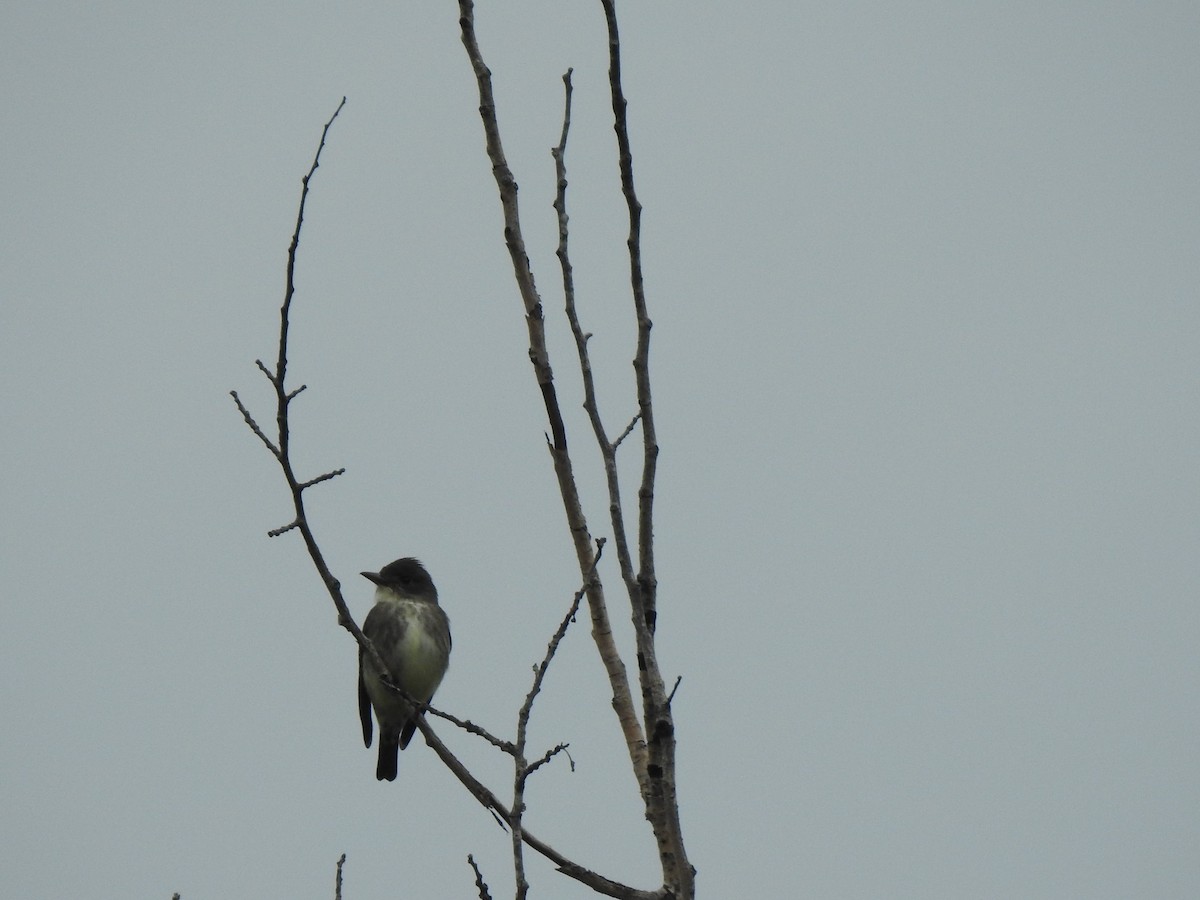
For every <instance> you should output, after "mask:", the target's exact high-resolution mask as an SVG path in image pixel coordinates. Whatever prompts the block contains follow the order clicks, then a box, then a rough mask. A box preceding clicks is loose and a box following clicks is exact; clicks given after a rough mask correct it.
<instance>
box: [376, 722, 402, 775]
mask: <svg viewBox="0 0 1200 900" xmlns="http://www.w3.org/2000/svg"><path fill="white" fill-rule="evenodd" d="M399 737H400V736H399V735H398V734H396V733H395V732H392V733H391V734H387V733H384V734H381V735H379V762H378V763H377V764H376V766H375V778H376V779H377V780H378V781H395V780H396V770H397V768H398V764H399V756H400V741H399Z"/></svg>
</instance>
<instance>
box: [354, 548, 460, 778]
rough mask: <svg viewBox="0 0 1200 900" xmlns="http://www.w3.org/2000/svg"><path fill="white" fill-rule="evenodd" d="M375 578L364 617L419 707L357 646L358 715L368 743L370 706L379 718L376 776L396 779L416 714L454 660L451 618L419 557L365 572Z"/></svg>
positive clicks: (390, 669) (369, 634)
mask: <svg viewBox="0 0 1200 900" xmlns="http://www.w3.org/2000/svg"><path fill="white" fill-rule="evenodd" d="M362 576H363V577H364V578H366V579H367V580H369V581H371V582H373V583H374V584H375V605H374V607H372V609H371V611H370V612H369V613H368V614H367V618H366V621H364V622H363V627H362V632H363V634H364V635H366V637H368V638H370V640H371V643H372V645H374V647H375V649H376V650H377V651H378V653H379V656H380V658H382V660H383V663H384V665H385V666H387V669H388V672H389V673H390V675H391V677H392V679H393V683H394V684H395V685H396V687H398V688H400V690H402V691H404V693H405V694H407V695H408V696H409V697H411V698H412V699H413V700H414V701H416V703H418V704H420V707H418V708H414V707H413V705H412V704H411V703H409V702H407V701H406V700H405V699H404V698H403V697H401V696H399V695H398V694H396V693H395V691H392V690H391V689H389V688H388V687H387V685H385V684H384V683H383V680H382V677H381V674H382V673H380V671H379V668H378V666H376V665H375V663H374V662H373V661H372V659H371V657H370V656H369V655H367V654H366V653H365V652H364V651H363V649H362V648H361V647H360V648H359V651H358V717H359V719H360V720H361V721H362V733H363V743H364V744H366V746H367V747H368V748H370V746H371V712H372V710H374V713H375V718H376V719H378V720H379V760H378V763H377V765H376V767H375V778H376V779H377V780H379V781H395V780H396V772H397V767H398V757H399V753H400V751H401V750H403V749H404V748H405V747H407V746H408V742H409V741H410V740H412V736H413V734H414V732H416V730H417V716H419V715H420V714H421V713H422V711H423V707H424V706H425V705H426V704H428V703H429V701H430V700H431V699H432V698H433V694H434V691H436V690H437V689H438V685H439V684H441V683H442V678H443V676H444V675H445V674H446V667H447V666H448V665H449V664H450V619H449V618H448V617H447V616H446V613H445V611H444V610H443V609H442V608H441V607H440V606H439V605H438V592H437V588H436V587H434V585H433V579H432V578H430V577H429V572H427V571H426V570H425V566H423V565H422V564H421V562H420V561H419V560H416V559H413V558H412V557H404V558H403V559H397V560H396V561H394V562H390V563H388V564H387V565H386V566H384V567H383V568H382V569H380V570H379V571H378V572H363V573H362Z"/></svg>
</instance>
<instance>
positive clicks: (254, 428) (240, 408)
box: [229, 391, 279, 459]
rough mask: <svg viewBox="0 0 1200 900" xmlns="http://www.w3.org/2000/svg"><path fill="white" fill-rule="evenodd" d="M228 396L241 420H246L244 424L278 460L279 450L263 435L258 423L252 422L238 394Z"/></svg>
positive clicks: (251, 417)
mask: <svg viewBox="0 0 1200 900" xmlns="http://www.w3.org/2000/svg"><path fill="white" fill-rule="evenodd" d="M229 396H231V397H232V398H233V402H234V403H236V404H237V408H238V412H240V413H241V414H242V418H243V419H245V420H246V424H247V425H249V426H250V430H251V431H253V432H254V433H255V434H256V435H258V439H259V440H260V441H262V442H263V444H265V445H266V448H267V449H268V450H270V451H271V455H272V456H274V457H275V458H276V459H279V448H278V447H276V446H275V445H274V444H272V443H271V439H270V438H268V437H267V436H266V435H265V434H264V433H263V430H262V429H261V428H259V427H258V423H257V422H255V421H254V417H253V416H252V415H250V410H248V409H246V406H245V404H244V403H242V398H241V397H239V396H238V392H237V391H230V392H229Z"/></svg>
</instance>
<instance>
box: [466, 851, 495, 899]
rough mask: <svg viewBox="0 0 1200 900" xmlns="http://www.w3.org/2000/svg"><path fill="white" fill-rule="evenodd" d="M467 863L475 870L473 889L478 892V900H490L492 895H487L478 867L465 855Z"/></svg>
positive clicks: (472, 859)
mask: <svg viewBox="0 0 1200 900" xmlns="http://www.w3.org/2000/svg"><path fill="white" fill-rule="evenodd" d="M467 862H468V863H470V865H471V868H472V869H474V870H475V887H476V888H477V889H478V890H479V900H492V895H491V894H489V893H488V886H487V882H486V881H484V880H483V873H482V872H481V871H479V865H478V864H477V863H476V862H475V857H474V856H472V855H471V854H470V853H468V854H467Z"/></svg>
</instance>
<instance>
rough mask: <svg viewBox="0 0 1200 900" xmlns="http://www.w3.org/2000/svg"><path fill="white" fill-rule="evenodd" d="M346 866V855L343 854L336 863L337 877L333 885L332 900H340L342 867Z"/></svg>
mask: <svg viewBox="0 0 1200 900" xmlns="http://www.w3.org/2000/svg"><path fill="white" fill-rule="evenodd" d="M344 865H346V854H345V853H343V854H342V855H341V856H340V857H338V861H337V877H336V879H335V880H334V883H333V900H342V866H344Z"/></svg>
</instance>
